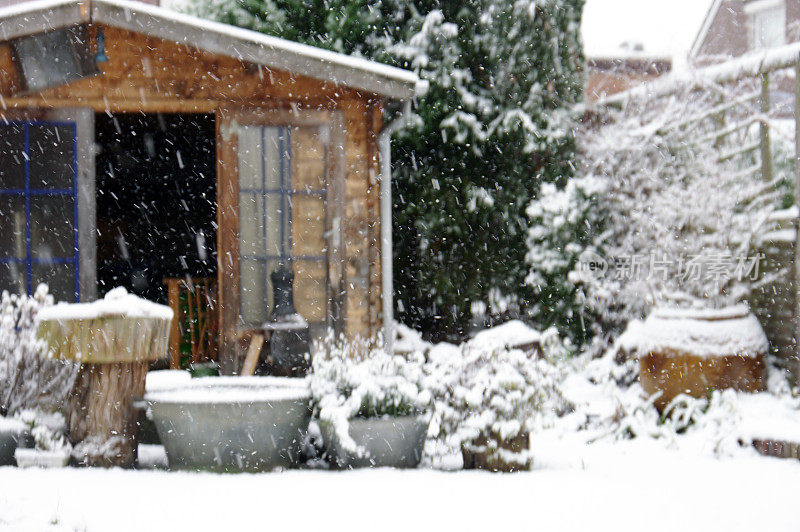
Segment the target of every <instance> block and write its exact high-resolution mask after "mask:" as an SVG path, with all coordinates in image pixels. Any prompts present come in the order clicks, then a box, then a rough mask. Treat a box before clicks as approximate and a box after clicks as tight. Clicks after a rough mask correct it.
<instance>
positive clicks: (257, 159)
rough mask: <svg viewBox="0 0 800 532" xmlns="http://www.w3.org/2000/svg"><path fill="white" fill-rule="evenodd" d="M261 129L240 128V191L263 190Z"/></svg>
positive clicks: (238, 153) (238, 150) (238, 151)
mask: <svg viewBox="0 0 800 532" xmlns="http://www.w3.org/2000/svg"><path fill="white" fill-rule="evenodd" d="M260 129H261V128H259V127H252V126H245V127H240V128H239V133H238V148H237V156H238V159H239V189H240V190H241V189H261V131H260Z"/></svg>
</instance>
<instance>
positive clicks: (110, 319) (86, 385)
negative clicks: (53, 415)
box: [38, 289, 172, 467]
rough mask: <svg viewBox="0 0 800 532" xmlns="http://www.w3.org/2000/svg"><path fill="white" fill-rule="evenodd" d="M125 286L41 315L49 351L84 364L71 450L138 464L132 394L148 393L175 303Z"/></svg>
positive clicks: (98, 459)
mask: <svg viewBox="0 0 800 532" xmlns="http://www.w3.org/2000/svg"><path fill="white" fill-rule="evenodd" d="M118 290H120V289H116V290H112V291H111V292H109V295H108V296H106V299H105V300H102V301H96V302H94V303H82V304H74V305H66V304H60V305H56V306H54V307H50V308H48V309H44V310H43V311H42V312H41V313H40V315H39V319H40V322H39V331H38V333H39V337H40V338H41V339H43V340H45V341H46V342H47V343H48V344H49V355H50V356H51V357H55V358H62V359H68V360H76V361H79V362H80V364H81V366H80V370H79V372H78V375H77V377H76V379H75V383H74V385H73V388H72V392H71V394H70V397H69V399H68V404H67V405H66V408H65V410H66V411H65V416H66V418H67V425H68V427H69V440H70V443H72V445H73V446H74V448H73V453H72V456H73V458H75V460H76V461H77V462H78V463H81V464H84V465H90V466H104V467H112V466H118V467H132V466H133V465H134V464H135V463H136V459H137V445H138V436H139V427H138V412H137V411H136V409H135V408H134V407H133V400H134V399H135V398H138V397H142V396H143V395H144V391H145V390H144V387H145V379H146V376H147V370H148V367H149V364H150V362H151V361H153V360H157V359H160V358H164V357H166V356H167V347H168V342H169V330H170V322H171V320H172V310H171V309H170V308H169V307H166V306H163V305H157V304H155V303H151V302H149V301H146V300H144V299H140V298H138V297H136V296H133V295H129V294H127V292H124V290H123V291H122V292H119V291H118ZM109 296H111V297H109Z"/></svg>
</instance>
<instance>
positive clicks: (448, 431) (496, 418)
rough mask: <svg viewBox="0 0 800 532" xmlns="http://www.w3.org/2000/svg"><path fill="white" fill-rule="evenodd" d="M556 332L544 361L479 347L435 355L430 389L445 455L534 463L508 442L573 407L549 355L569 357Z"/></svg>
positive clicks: (435, 425)
mask: <svg viewBox="0 0 800 532" xmlns="http://www.w3.org/2000/svg"><path fill="white" fill-rule="evenodd" d="M553 333H554V331H550V332H549V333H548V334H546V335H545V336H546V337H547V339H546V341H543V342H542V346H543V348H544V350H545V356H543V357H537V356H535V355H533V354H532V353H531V352H528V351H523V350H521V349H516V348H510V347H508V346H502V345H498V346H496V347H490V348H487V346H485V345H481V344H479V343H478V344H476V343H475V342H467V343H465V344H462V346H461V347H460V348H457V347H455V346H448V347H447V348H443V347H438V348H434V349H432V350H431V351H430V353H429V358H430V360H429V362H428V364H427V365H426V372H427V374H428V378H427V385H428V388H429V389H430V391H431V393H432V394H433V397H434V401H435V405H436V407H435V410H434V412H435V413H434V419H433V422H432V427H431V433H432V434H433V435H434V437H435V438H437V439H438V440H439V442H440V443H443V444H444V446H443V449H444V450H445V452H451V453H452V452H459V451H460V450H461V449H467V450H470V451H472V452H478V453H487V454H488V455H489V460H490V461H491V460H492V459H499V460H502V461H504V462H506V463H508V462H516V463H519V464H521V465H526V464H527V463H528V462H529V460H530V454H529V450H528V449H522V450H520V451H518V452H512V451H510V450H508V449H504V448H503V443H504V442H506V441H509V440H512V439H513V438H515V437H516V436H519V435H521V434H526V433H530V431H532V430H533V429H534V428H536V427H538V426H540V425H541V423H542V421H543V419H544V418H545V417H551V416H553V415H554V413H558V412H563V411H564V410H566V409H567V408H569V404H568V402H567V401H566V400H565V399H564V398H563V396H562V395H561V393H560V390H559V383H560V382H561V380H562V379H563V373H562V372H561V371H560V368H559V367H558V366H557V365H556V364H554V362H553V361H552V360H551V357H548V356H547V355H554V354H555V353H556V352H557V353H558V354H559V355H562V354H563V346H562V345H561V344H560V342H558V341H553ZM478 442H480V443H478ZM484 442H485V443H484Z"/></svg>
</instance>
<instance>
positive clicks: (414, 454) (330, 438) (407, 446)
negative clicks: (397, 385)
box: [320, 415, 430, 469]
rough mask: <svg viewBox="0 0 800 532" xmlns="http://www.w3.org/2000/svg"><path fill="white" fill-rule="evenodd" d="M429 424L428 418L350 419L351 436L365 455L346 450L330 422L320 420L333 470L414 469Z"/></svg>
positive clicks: (418, 460) (417, 463) (425, 416)
mask: <svg viewBox="0 0 800 532" xmlns="http://www.w3.org/2000/svg"><path fill="white" fill-rule="evenodd" d="M429 424H430V417H429V416H427V415H424V416H403V417H380V418H355V419H351V420H350V436H351V437H352V438H353V440H355V442H356V444H358V445H359V446H360V447H362V448H364V449H365V450H366V451H367V454H366V455H365V456H357V455H356V454H355V453H352V452H350V451H348V450H347V449H345V448H343V447H342V445H341V442H340V441H339V438H338V437H337V436H336V432H335V431H334V430H333V425H331V423H330V422H327V421H320V431H321V432H322V439H323V440H324V442H325V449H326V450H327V452H328V456H329V457H330V459H331V463H332V464H333V466H334V467H338V468H343V469H349V468H356V467H397V468H411V467H417V466H418V465H419V462H420V460H421V459H422V450H423V447H424V446H425V437H426V436H427V434H428V425H429Z"/></svg>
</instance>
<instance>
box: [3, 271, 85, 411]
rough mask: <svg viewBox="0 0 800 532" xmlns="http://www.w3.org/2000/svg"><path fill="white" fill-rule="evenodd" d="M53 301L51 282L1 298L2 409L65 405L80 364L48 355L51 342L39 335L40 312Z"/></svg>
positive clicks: (5, 294) (16, 409) (58, 406)
mask: <svg viewBox="0 0 800 532" xmlns="http://www.w3.org/2000/svg"><path fill="white" fill-rule="evenodd" d="M52 304H53V297H52V296H51V295H49V294H48V291H47V285H45V284H40V285H39V286H38V288H37V289H36V292H35V293H34V294H33V295H32V296H26V295H16V294H9V293H8V292H7V291H4V292H3V294H2V298H1V299H0V412H5V413H7V414H8V415H13V414H15V413H16V412H18V411H20V410H23V409H36V408H42V409H45V410H53V409H57V408H60V407H61V406H62V405H63V402H64V400H65V398H66V397H67V394H68V393H69V391H70V390H71V388H72V384H73V382H74V379H75V375H76V372H77V369H78V368H77V365H76V364H73V363H71V362H66V361H61V360H51V359H48V358H46V356H45V354H46V349H47V345H46V344H45V343H44V342H43V341H41V340H39V339H38V338H37V336H36V328H37V326H38V322H37V318H36V316H37V314H38V312H39V310H40V309H42V308H44V307H46V306H50V305H52Z"/></svg>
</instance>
